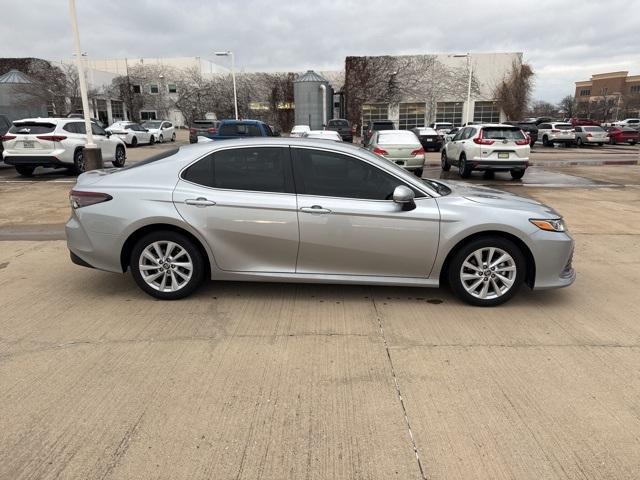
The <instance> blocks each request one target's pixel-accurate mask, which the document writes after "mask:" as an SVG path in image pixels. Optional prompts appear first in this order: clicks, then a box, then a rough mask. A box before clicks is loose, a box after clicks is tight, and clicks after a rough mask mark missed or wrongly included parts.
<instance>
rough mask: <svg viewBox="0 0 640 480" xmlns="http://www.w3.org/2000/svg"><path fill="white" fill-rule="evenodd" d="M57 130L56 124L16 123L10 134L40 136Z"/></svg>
mask: <svg viewBox="0 0 640 480" xmlns="http://www.w3.org/2000/svg"><path fill="white" fill-rule="evenodd" d="M55 128H56V126H55V124H53V123H47V122H14V123H13V127H11V128H10V129H9V133H22V134H30V135H38V134H41V133H51V132H53V131H54V130H55Z"/></svg>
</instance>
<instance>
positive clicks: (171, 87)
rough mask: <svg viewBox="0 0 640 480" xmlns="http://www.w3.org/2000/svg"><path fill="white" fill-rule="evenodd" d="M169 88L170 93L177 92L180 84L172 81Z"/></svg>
mask: <svg viewBox="0 0 640 480" xmlns="http://www.w3.org/2000/svg"><path fill="white" fill-rule="evenodd" d="M167 89H168V90H169V93H176V92H177V91H178V86H177V85H176V84H175V83H170V84H168V85H167Z"/></svg>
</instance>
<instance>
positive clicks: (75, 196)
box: [69, 190, 113, 209]
mask: <svg viewBox="0 0 640 480" xmlns="http://www.w3.org/2000/svg"><path fill="white" fill-rule="evenodd" d="M112 198H113V197H112V196H111V195H108V194H106V193H101V192H81V191H78V190H71V192H69V202H71V207H72V208H74V209H76V208H81V207H87V206H89V205H95V204H96V203H102V202H108V201H109V200H111V199H112Z"/></svg>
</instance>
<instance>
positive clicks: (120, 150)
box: [111, 145, 127, 168]
mask: <svg viewBox="0 0 640 480" xmlns="http://www.w3.org/2000/svg"><path fill="white" fill-rule="evenodd" d="M126 157H127V156H126V154H125V150H124V147H123V146H122V145H118V146H117V147H116V156H115V160H114V161H113V162H111V163H113V166H114V167H117V168H122V167H124V162H125V159H126Z"/></svg>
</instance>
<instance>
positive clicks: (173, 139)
mask: <svg viewBox="0 0 640 480" xmlns="http://www.w3.org/2000/svg"><path fill="white" fill-rule="evenodd" d="M171 141H172V142H175V141H176V133H175V132H173V135H171Z"/></svg>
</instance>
